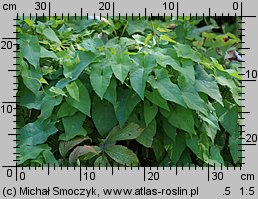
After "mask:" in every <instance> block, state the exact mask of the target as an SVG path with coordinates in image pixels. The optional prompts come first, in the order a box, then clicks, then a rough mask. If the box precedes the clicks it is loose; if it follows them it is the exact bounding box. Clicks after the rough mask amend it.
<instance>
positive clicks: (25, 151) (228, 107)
mask: <svg viewBox="0 0 258 199" xmlns="http://www.w3.org/2000/svg"><path fill="white" fill-rule="evenodd" d="M232 24H234V21H233V22H231V23H230V27H231V28H232ZM18 25H19V26H18V30H19V31H20V32H21V33H20V34H19V38H20V40H19V44H20V51H21V53H20V56H21V57H22V58H21V59H19V60H17V62H18V63H19V64H20V65H19V66H18V68H19V70H20V72H19V75H20V78H18V81H19V93H18V95H19V96H21V97H20V106H21V114H20V115H21V116H20V118H19V120H20V121H21V122H20V123H19V127H20V130H19V134H20V136H18V139H19V140H20V142H19V143H18V145H19V146H20V149H19V152H20V154H21V155H20V157H19V158H18V159H19V163H20V164H24V165H27V164H29V163H35V164H46V163H49V164H56V165H59V164H61V163H62V164H69V165H74V164H77V165H86V164H87V165H100V166H106V165H108V166H109V165H114V164H126V165H132V166H136V165H138V164H140V165H142V166H147V165H162V164H163V165H165V166H168V165H175V164H182V163H193V164H197V165H202V164H229V165H236V164H237V163H240V160H239V156H240V154H239V145H238V144H239V142H240V141H239V139H238V138H239V136H240V134H239V131H238V115H239V114H238V112H239V105H241V104H240V103H239V101H238V98H239V93H240V92H241V90H240V89H239V87H238V85H239V79H241V77H240V76H239V73H240V72H241V71H239V66H241V65H240V64H239V63H238V62H237V61H234V60H233V59H227V57H225V54H226V53H227V52H228V49H230V48H232V46H234V45H235V44H237V43H238V42H239V41H240V40H239V39H238V38H237V37H236V36H235V35H234V34H232V33H228V32H223V30H227V28H225V25H218V24H217V22H216V20H214V19H212V18H211V19H210V20H209V19H205V20H202V18H198V19H196V20H190V19H189V18H188V17H185V19H184V20H183V19H182V18H179V19H178V20H176V19H173V20H169V19H166V20H165V21H159V20H153V19H149V20H144V19H140V20H139V19H137V20H136V19H134V20H125V18H122V19H121V20H118V19H114V20H106V19H104V18H102V20H100V19H97V20H93V19H91V18H89V19H86V17H85V18H83V19H75V18H73V17H70V18H69V19H68V18H66V17H65V18H64V19H61V18H59V17H57V19H55V18H54V17H52V18H50V19H48V18H45V19H44V18H41V17H40V18H35V17H34V18H32V19H29V18H26V17H25V19H24V20H20V21H18ZM221 27H223V28H221ZM215 32H217V33H215Z"/></svg>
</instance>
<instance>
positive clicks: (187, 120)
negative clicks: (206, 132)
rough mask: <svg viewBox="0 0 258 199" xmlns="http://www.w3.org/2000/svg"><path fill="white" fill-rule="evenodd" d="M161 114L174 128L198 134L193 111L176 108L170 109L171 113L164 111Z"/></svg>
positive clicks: (180, 107)
mask: <svg viewBox="0 0 258 199" xmlns="http://www.w3.org/2000/svg"><path fill="white" fill-rule="evenodd" d="M161 113H162V115H163V116H164V117H165V118H167V119H168V122H169V123H170V124H172V125H173V126H175V127H177V128H179V129H182V130H184V131H186V132H189V133H190V134H196V132H195V129H194V118H193V113H192V111H191V110H189V109H186V108H184V107H182V106H174V107H172V108H171V109H170V112H168V111H165V110H162V111H161Z"/></svg>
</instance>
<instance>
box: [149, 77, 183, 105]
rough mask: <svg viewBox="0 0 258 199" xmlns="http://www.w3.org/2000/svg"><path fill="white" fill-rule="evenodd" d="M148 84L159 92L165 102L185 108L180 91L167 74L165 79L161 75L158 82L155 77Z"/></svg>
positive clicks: (150, 78)
mask: <svg viewBox="0 0 258 199" xmlns="http://www.w3.org/2000/svg"><path fill="white" fill-rule="evenodd" d="M148 82H149V83H150V84H151V86H152V88H154V89H157V90H158V91H159V93H160V95H161V96H162V97H163V98H164V99H165V100H168V101H171V102H175V103H177V104H180V105H182V106H185V103H184V100H183V98H182V93H181V91H180V89H179V88H178V86H177V85H176V84H173V83H172V82H171V81H170V79H169V78H168V75H167V74H164V76H163V77H162V76H160V75H159V76H158V78H157V80H155V78H154V77H153V76H150V77H149V79H148Z"/></svg>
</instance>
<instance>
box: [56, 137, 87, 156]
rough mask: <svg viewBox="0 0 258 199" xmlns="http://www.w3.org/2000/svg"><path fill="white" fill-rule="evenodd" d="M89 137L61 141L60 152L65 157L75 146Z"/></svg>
mask: <svg viewBox="0 0 258 199" xmlns="http://www.w3.org/2000/svg"><path fill="white" fill-rule="evenodd" d="M88 139H89V138H88V137H84V138H74V139H73V140H69V141H66V142H64V141H61V142H60V144H59V152H60V155H61V156H63V157H65V156H66V154H67V153H68V152H69V151H70V150H71V149H72V148H74V147H75V146H77V145H78V144H80V143H82V142H84V141H85V140H88Z"/></svg>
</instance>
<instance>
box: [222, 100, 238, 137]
mask: <svg viewBox="0 0 258 199" xmlns="http://www.w3.org/2000/svg"><path fill="white" fill-rule="evenodd" d="M237 120H238V107H237V106H234V105H233V106H231V107H230V108H229V109H227V110H226V112H225V113H224V114H222V115H221V116H220V117H219V122H220V124H221V125H222V126H223V128H224V129H225V130H226V131H228V132H229V133H230V134H231V135H234V134H236V132H238V123H237Z"/></svg>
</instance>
